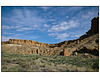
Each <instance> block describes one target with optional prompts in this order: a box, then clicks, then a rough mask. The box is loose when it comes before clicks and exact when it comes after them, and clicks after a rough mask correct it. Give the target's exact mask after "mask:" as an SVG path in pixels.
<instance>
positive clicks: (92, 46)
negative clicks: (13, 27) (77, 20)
mask: <svg viewBox="0 0 100 78" xmlns="http://www.w3.org/2000/svg"><path fill="white" fill-rule="evenodd" d="M1 51H2V52H9V53H11V52H15V53H19V54H40V55H63V56H70V55H73V54H75V55H78V54H79V53H90V54H93V55H97V56H98V55H99V17H95V18H93V19H92V21H91V29H90V30H89V31H88V32H86V34H85V35H83V36H81V37H80V38H79V39H76V40H69V41H64V42H60V43H57V44H46V43H41V42H37V41H33V40H19V39H9V41H6V42H2V49H1Z"/></svg>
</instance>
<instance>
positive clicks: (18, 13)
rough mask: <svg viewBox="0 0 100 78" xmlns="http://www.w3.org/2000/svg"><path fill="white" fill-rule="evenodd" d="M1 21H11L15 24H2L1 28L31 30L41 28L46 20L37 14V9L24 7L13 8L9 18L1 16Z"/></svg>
mask: <svg viewBox="0 0 100 78" xmlns="http://www.w3.org/2000/svg"><path fill="white" fill-rule="evenodd" d="M2 18H3V19H2V20H3V21H7V22H8V23H9V22H12V23H13V24H14V25H15V26H3V27H2V28H3V29H13V28H16V30H17V31H24V30H32V29H36V28H37V29H38V28H41V26H42V25H43V24H44V23H45V22H46V21H47V20H45V19H44V18H42V17H40V16H39V15H38V11H36V10H29V9H27V8H24V9H13V11H12V16H11V17H9V18H5V17H2ZM25 26H27V27H25Z"/></svg>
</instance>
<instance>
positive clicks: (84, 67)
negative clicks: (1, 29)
mask: <svg viewBox="0 0 100 78" xmlns="http://www.w3.org/2000/svg"><path fill="white" fill-rule="evenodd" d="M1 60H2V62H1V64H2V65H1V71H2V72H85V71H87V72H88V71H90V72H97V71H99V57H97V56H91V57H89V56H87V57H86V56H83V55H79V56H71V57H66V56H57V55H51V56H43V55H32V54H31V55H30V54H28V55H23V54H14V53H5V52H2V59H1Z"/></svg>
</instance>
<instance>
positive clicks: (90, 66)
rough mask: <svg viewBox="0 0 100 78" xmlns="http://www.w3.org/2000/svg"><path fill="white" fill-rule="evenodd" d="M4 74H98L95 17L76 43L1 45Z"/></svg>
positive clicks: (28, 42) (97, 44) (8, 43)
mask: <svg viewBox="0 0 100 78" xmlns="http://www.w3.org/2000/svg"><path fill="white" fill-rule="evenodd" d="M1 48H2V49H1V51H2V61H1V64H2V67H1V68H2V69H1V70H2V71H4V72H26V71H29V72H33V71H34V72H85V71H86V72H97V71H99V17H95V18H93V19H92V21H91V29H90V30H89V31H88V32H86V34H84V35H83V36H81V37H80V38H78V39H76V40H69V41H64V42H60V43H57V44H46V43H41V42H37V41H33V40H19V39H9V41H6V42H2V46H1Z"/></svg>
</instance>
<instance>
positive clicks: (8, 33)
mask: <svg viewBox="0 0 100 78" xmlns="http://www.w3.org/2000/svg"><path fill="white" fill-rule="evenodd" d="M3 34H13V33H9V32H3Z"/></svg>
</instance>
